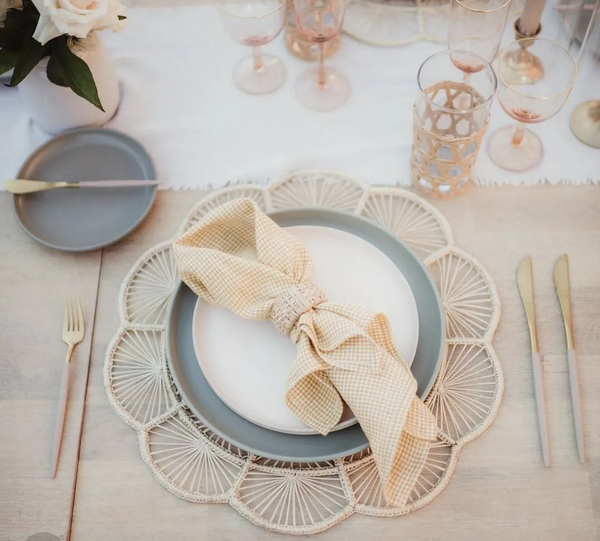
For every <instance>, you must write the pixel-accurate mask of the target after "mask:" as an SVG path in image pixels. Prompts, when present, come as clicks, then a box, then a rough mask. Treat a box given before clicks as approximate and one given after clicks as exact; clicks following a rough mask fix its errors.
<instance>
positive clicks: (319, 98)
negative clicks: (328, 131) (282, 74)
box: [294, 0, 350, 111]
mask: <svg viewBox="0 0 600 541" xmlns="http://www.w3.org/2000/svg"><path fill="white" fill-rule="evenodd" d="M294 8H295V10H296V24H297V26H298V30H299V31H300V33H301V34H302V36H304V37H305V38H306V39H307V40H308V41H311V42H313V43H316V44H317V45H318V47H319V64H318V65H317V66H316V67H314V68H309V69H308V70H306V71H305V72H304V73H303V74H302V75H301V76H300V77H299V78H298V80H297V81H296V96H297V98H298V101H299V102H300V103H301V104H302V105H304V106H305V107H307V108H308V109H313V110H314V111H333V110H334V109H337V108H338V107H341V106H342V105H343V104H344V103H345V102H346V101H347V100H348V98H349V97H350V83H349V82H348V79H347V78H346V76H345V75H344V74H343V73H340V72H339V71H338V70H337V69H335V68H332V67H330V66H325V63H324V61H325V43H327V42H328V41H331V40H332V39H334V38H335V37H336V36H338V35H339V33H340V32H341V30H342V24H343V23H344V13H345V4H344V0H294Z"/></svg>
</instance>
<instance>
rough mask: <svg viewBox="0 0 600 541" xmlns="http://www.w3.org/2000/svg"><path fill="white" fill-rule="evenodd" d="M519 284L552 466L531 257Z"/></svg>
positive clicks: (544, 440)
mask: <svg viewBox="0 0 600 541" xmlns="http://www.w3.org/2000/svg"><path fill="white" fill-rule="evenodd" d="M517 285H518V287H519V293H520V295H521V300H522V301H523V307H524V308H525V315H526V316H527V325H528V327H529V337H530V339H531V367H532V370H533V390H534V394H535V405H536V410H537V417H538V426H539V431H540V442H541V445H542V458H543V460H544V465H545V466H546V467H549V466H550V438H549V432H548V416H547V414H546V393H545V391H544V368H543V364H542V356H541V354H540V350H539V340H538V333H537V323H536V319H535V300H534V295H533V272H532V264H531V257H529V256H528V257H526V258H525V259H524V260H523V261H522V262H521V264H520V265H519V269H518V270H517Z"/></svg>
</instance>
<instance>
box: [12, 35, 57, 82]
mask: <svg viewBox="0 0 600 541" xmlns="http://www.w3.org/2000/svg"><path fill="white" fill-rule="evenodd" d="M48 49H49V47H48V46H47V45H42V44H41V43H40V42H39V41H37V40H35V39H33V38H32V37H30V36H27V37H26V38H25V39H24V40H23V47H22V48H21V50H20V51H19V56H18V57H17V63H16V65H15V71H14V72H13V76H12V79H11V80H10V84H9V86H17V85H18V84H19V83H20V82H21V81H22V80H23V79H25V77H27V76H28V75H29V73H30V72H31V70H32V69H33V68H35V67H36V66H37V65H38V63H39V62H40V60H41V59H42V58H44V56H46V54H47V53H48Z"/></svg>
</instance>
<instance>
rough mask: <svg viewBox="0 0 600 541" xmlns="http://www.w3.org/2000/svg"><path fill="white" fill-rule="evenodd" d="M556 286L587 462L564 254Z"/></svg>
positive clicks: (557, 268)
mask: <svg viewBox="0 0 600 541" xmlns="http://www.w3.org/2000/svg"><path fill="white" fill-rule="evenodd" d="M554 287H555V288H556V294H557V295H558V302H559V303H560V308H561V310H562V315H563V320H564V322H565V333H566V336H567V362H568V365H569V382H570V385H571V403H572V404H573V420H574V422H575V438H576V439H577V453H578V454H579V462H581V463H582V464H583V463H584V462H585V447H584V441H583V414H582V412H581V395H580V393H579V370H578V368H577V353H576V351H575V339H574V336H573V317H572V315H571V291H570V287H569V257H568V256H567V254H563V255H562V256H561V257H560V258H559V260H558V261H557V262H556V265H555V266H554Z"/></svg>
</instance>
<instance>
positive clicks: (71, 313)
mask: <svg viewBox="0 0 600 541" xmlns="http://www.w3.org/2000/svg"><path fill="white" fill-rule="evenodd" d="M69 317H70V318H71V332H73V331H74V330H75V303H74V301H73V297H69Z"/></svg>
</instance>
